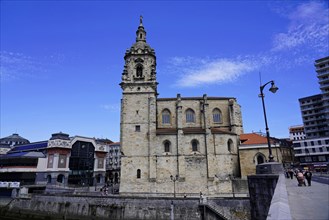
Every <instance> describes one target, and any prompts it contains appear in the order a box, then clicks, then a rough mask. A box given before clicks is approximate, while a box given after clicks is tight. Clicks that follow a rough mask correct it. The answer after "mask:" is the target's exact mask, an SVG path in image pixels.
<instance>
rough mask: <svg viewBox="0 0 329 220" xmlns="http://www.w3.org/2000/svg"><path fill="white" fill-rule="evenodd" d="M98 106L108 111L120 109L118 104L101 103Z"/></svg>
mask: <svg viewBox="0 0 329 220" xmlns="http://www.w3.org/2000/svg"><path fill="white" fill-rule="evenodd" d="M100 107H101V108H102V109H105V110H107V111H110V112H118V111H120V104H103V105H101V106H100Z"/></svg>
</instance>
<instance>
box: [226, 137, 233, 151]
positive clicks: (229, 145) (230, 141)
mask: <svg viewBox="0 0 329 220" xmlns="http://www.w3.org/2000/svg"><path fill="white" fill-rule="evenodd" d="M232 147H233V141H232V140H231V139H229V140H228V141H227V150H228V151H229V152H232Z"/></svg>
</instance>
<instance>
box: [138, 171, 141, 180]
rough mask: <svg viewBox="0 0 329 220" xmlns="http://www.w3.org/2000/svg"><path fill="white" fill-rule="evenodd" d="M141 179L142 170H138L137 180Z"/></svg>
mask: <svg viewBox="0 0 329 220" xmlns="http://www.w3.org/2000/svg"><path fill="white" fill-rule="evenodd" d="M140 178H141V170H140V169H138V170H137V179H140Z"/></svg>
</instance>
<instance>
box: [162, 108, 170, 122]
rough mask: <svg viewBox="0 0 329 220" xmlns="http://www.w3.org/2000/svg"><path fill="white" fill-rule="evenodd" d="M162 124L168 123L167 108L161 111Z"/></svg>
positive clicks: (168, 114)
mask: <svg viewBox="0 0 329 220" xmlns="http://www.w3.org/2000/svg"><path fill="white" fill-rule="evenodd" d="M162 124H170V111H169V110H168V109H165V110H163V111H162Z"/></svg>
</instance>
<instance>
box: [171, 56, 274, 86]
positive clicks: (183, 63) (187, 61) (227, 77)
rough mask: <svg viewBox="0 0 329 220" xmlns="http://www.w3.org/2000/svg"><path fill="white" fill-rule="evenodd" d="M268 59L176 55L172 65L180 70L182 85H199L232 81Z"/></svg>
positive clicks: (179, 82) (180, 82) (179, 81)
mask: <svg viewBox="0 0 329 220" xmlns="http://www.w3.org/2000/svg"><path fill="white" fill-rule="evenodd" d="M264 62H268V61H266V59H264V60H261V61H260V60H259V61H258V62H256V60H255V58H252V57H246V58H236V59H235V60H229V59H210V58H205V59H197V58H193V57H175V58H173V59H172V60H171V65H173V66H174V68H175V69H176V71H179V72H180V78H179V80H178V82H176V85H177V86H180V87H197V86H204V85H210V84H222V83H227V82H232V81H234V80H236V79H238V78H239V77H240V76H241V75H243V74H245V73H247V72H250V71H254V70H256V69H257V68H258V67H259V65H261V63H264Z"/></svg>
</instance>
